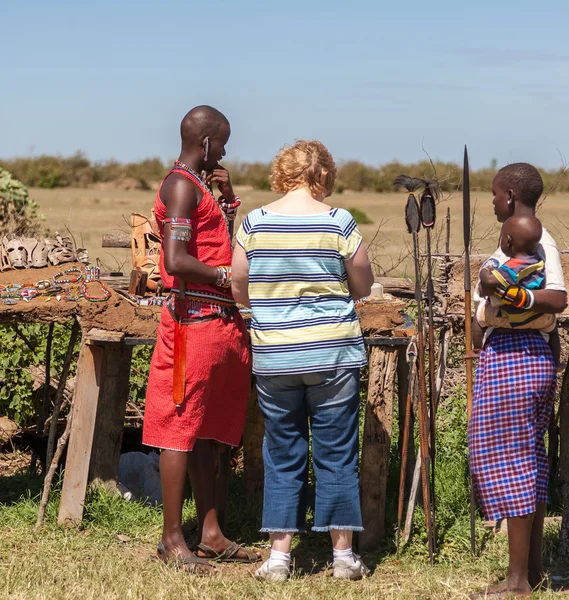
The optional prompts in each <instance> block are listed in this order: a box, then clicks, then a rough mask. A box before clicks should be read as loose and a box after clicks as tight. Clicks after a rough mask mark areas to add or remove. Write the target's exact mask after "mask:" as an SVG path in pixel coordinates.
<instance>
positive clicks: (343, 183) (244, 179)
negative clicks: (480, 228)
mask: <svg viewBox="0 0 569 600" xmlns="http://www.w3.org/2000/svg"><path fill="white" fill-rule="evenodd" d="M224 166H225V167H226V168H227V169H228V170H229V172H230V173H231V178H232V181H233V183H234V184H235V185H249V186H251V187H253V188H254V189H258V190H269V189H270V185H269V173H270V165H269V164H268V163H262V162H253V163H247V162H238V161H235V162H231V161H225V162H224ZM0 167H3V168H4V169H7V170H9V171H11V172H12V173H13V175H14V176H15V177H17V178H18V179H19V180H21V181H22V182H23V183H24V184H26V185H28V186H33V187H47V188H53V187H65V186H76V187H85V186H87V185H90V184H94V183H99V182H113V181H118V180H120V179H123V178H134V179H136V180H137V181H139V182H140V184H141V187H143V188H148V187H150V184H151V183H153V182H157V181H160V180H161V179H162V178H163V177H164V175H165V174H166V173H167V172H168V168H169V165H168V164H164V163H163V162H162V161H161V160H160V159H159V158H148V159H145V160H142V161H139V162H131V163H126V164H123V163H119V162H117V161H116V160H108V161H98V162H91V161H89V160H88V159H87V157H86V156H85V154H84V153H82V152H81V151H77V152H76V153H75V154H74V155H72V156H69V157H62V156H37V157H33V158H13V159H10V160H3V161H0ZM497 169H498V165H497V163H496V161H495V160H493V161H492V162H491V163H490V166H489V167H486V168H482V169H478V170H471V174H470V181H471V187H472V189H473V190H486V191H489V190H490V189H491V187H492V180H493V178H494V176H495V175H496V172H497ZM540 172H541V174H542V177H543V180H544V183H545V189H546V190H550V189H551V188H552V187H555V190H556V191H559V192H566V191H569V175H568V173H567V171H564V170H563V169H560V170H543V169H541V170H540ZM401 173H407V174H408V175H411V176H413V177H421V178H422V179H436V180H437V181H438V182H439V187H440V189H441V191H443V192H450V191H455V190H460V186H461V182H462V166H461V165H459V164H455V163H449V162H442V161H436V162H433V163H431V162H430V161H428V160H423V161H420V162H418V163H413V164H403V163H401V162H399V161H396V160H394V161H391V162H390V163H388V164H384V165H380V166H379V167H371V166H368V165H365V164H363V163H361V162H358V161H349V162H345V163H340V164H339V166H338V177H337V181H336V193H341V192H343V191H344V190H352V191H356V192H362V191H375V192H391V191H393V179H394V178H395V177H397V175H400V174H401Z"/></svg>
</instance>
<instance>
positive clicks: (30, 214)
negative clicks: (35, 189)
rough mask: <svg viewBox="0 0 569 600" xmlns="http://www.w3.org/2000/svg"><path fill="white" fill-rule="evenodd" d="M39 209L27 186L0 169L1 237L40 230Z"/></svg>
mask: <svg viewBox="0 0 569 600" xmlns="http://www.w3.org/2000/svg"><path fill="white" fill-rule="evenodd" d="M37 209H38V206H37V204H36V203H35V202H34V201H33V200H32V199H31V198H30V197H29V194H28V190H27V188H26V186H25V185H24V184H23V183H22V182H21V181H18V180H17V179H16V178H15V177H14V176H13V175H12V174H11V173H10V172H8V171H6V170H4V169H2V168H1V167H0V237H2V236H4V235H6V234H8V233H16V234H22V233H30V234H31V233H33V232H35V231H36V230H37V229H38V228H39V216H38V213H37Z"/></svg>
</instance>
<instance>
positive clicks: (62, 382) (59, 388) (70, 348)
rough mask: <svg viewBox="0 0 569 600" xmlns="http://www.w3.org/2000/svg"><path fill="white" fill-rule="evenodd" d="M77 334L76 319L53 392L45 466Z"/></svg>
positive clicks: (50, 457) (52, 443)
mask: <svg viewBox="0 0 569 600" xmlns="http://www.w3.org/2000/svg"><path fill="white" fill-rule="evenodd" d="M78 335H79V323H78V322H77V321H73V326H72V327H71V335H70V337H69V344H68V346H67V352H66V353H65V359H64V360H63V368H62V370H61V376H60V378H59V384H58V386H57V391H56V393H55V401H54V403H53V413H52V415H51V423H50V427H49V436H48V438H47V455H46V461H45V464H46V466H47V465H51V461H52V459H53V450H54V447H55V437H56V434H57V420H58V419H59V415H60V412H61V407H62V402H63V392H64V391H65V385H66V383H67V377H68V376H69V368H70V367H71V360H72V358H73V350H74V349H75V344H76V342H77V337H78Z"/></svg>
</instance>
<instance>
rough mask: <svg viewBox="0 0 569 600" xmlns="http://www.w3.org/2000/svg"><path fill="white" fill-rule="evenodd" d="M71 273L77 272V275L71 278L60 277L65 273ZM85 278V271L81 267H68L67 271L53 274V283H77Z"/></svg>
mask: <svg viewBox="0 0 569 600" xmlns="http://www.w3.org/2000/svg"><path fill="white" fill-rule="evenodd" d="M70 273H77V277H71V278H70V279H59V278H60V277H63V276H65V275H68V274H70ZM82 279H83V273H82V272H81V269H77V268H76V267H72V268H71V269H67V270H66V271H60V272H59V273H56V274H55V275H54V276H53V283H57V284H67V283H77V282H79V281H81V280H82Z"/></svg>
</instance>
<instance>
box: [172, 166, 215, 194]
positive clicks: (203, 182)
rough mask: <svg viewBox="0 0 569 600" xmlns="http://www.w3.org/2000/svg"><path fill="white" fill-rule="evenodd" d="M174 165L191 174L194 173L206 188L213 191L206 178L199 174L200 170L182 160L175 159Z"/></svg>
mask: <svg viewBox="0 0 569 600" xmlns="http://www.w3.org/2000/svg"><path fill="white" fill-rule="evenodd" d="M174 166H175V167H178V168H179V169H183V170H184V171H187V172H188V173H190V175H193V176H194V177H195V178H196V179H197V180H198V181H199V182H200V183H201V184H202V185H203V187H204V188H206V190H210V191H211V188H210V187H209V186H208V185H207V183H206V182H205V178H204V177H202V175H198V172H197V171H195V170H194V169H192V167H188V165H186V164H185V163H183V162H182V161H181V160H175V161H174ZM202 173H205V171H202Z"/></svg>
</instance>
